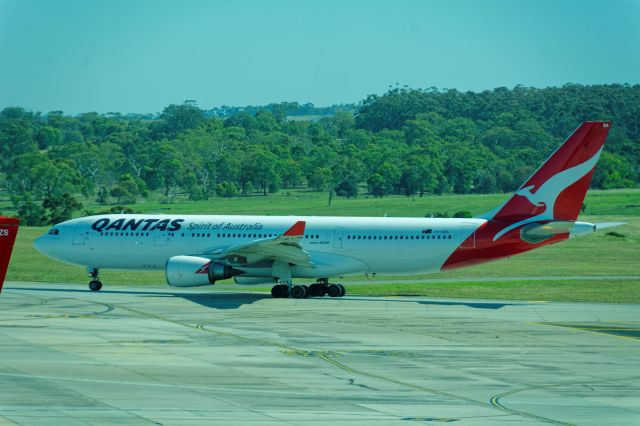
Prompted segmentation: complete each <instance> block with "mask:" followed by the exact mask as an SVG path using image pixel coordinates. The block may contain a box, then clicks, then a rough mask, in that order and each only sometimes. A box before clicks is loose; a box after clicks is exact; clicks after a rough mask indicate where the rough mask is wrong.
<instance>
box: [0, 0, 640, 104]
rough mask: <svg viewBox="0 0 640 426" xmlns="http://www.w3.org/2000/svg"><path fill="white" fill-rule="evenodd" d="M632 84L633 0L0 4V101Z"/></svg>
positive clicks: (637, 4) (278, 97)
mask: <svg viewBox="0 0 640 426" xmlns="http://www.w3.org/2000/svg"><path fill="white" fill-rule="evenodd" d="M568 82H572V83H581V84H600V83H629V84H638V83H640V1H638V0H605V1H600V0H531V1H527V0H518V1H514V0H510V1H503V0H482V1H480V0H478V1H465V0H442V1H440V0H388V1H376V0H366V1H358V0H342V1H334V0H307V1H304V0H227V1H214V0H210V1H204V0H202V1H199V0H184V1H163V0H109V1H108V0H102V1H86V0H0V109H2V108H5V107H7V106H22V107H24V108H26V109H28V110H33V111H41V112H48V111H53V110H62V111H64V112H65V113H68V114H78V113H81V112H90V111H96V112H100V113H106V112H121V113H130V112H140V113H147V112H150V113H155V112H160V111H162V109H163V108H164V107H166V106H167V105H169V104H171V103H182V102H183V101H184V100H195V101H196V102H197V103H198V105H199V106H200V107H201V108H205V109H208V108H213V107H216V106H222V105H230V106H245V105H263V104H268V103H272V102H282V101H297V102H300V103H307V102H311V103H313V104H315V105H317V106H326V105H332V104H337V103H357V102H359V101H361V100H362V99H364V98H365V97H366V96H367V95H369V94H378V95H381V94H383V93H384V92H386V91H387V90H388V88H389V86H395V85H396V84H399V85H400V86H403V85H407V86H409V87H411V88H428V87H437V88H440V89H443V88H449V89H454V88H455V89H458V90H462V91H466V90H473V91H481V90H486V89H493V88H495V87H501V86H504V87H514V86H515V85H518V84H521V85H524V86H533V87H539V88H542V87H548V86H560V85H563V84H565V83H568Z"/></svg>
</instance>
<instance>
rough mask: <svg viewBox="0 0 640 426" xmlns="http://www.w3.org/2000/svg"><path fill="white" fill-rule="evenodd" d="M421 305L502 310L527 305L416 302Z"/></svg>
mask: <svg viewBox="0 0 640 426" xmlns="http://www.w3.org/2000/svg"><path fill="white" fill-rule="evenodd" d="M415 303H419V304H421V305H436V306H468V307H470V308H476V309H501V308H504V307H505V306H522V305H527V303H501V302H476V301H474V302H463V301H460V302H439V301H435V300H428V301H421V302H415Z"/></svg>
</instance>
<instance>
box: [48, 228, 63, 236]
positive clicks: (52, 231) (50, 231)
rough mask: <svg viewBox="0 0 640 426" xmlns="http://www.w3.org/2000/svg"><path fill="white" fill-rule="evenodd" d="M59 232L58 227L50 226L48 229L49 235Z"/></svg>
mask: <svg viewBox="0 0 640 426" xmlns="http://www.w3.org/2000/svg"><path fill="white" fill-rule="evenodd" d="M59 234H60V230H59V229H58V228H51V229H50V230H49V235H59Z"/></svg>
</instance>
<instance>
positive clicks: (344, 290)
mask: <svg viewBox="0 0 640 426" xmlns="http://www.w3.org/2000/svg"><path fill="white" fill-rule="evenodd" d="M336 285H337V286H338V287H340V296H339V297H342V296H344V295H345V294H347V289H346V288H344V286H343V285H342V284H336Z"/></svg>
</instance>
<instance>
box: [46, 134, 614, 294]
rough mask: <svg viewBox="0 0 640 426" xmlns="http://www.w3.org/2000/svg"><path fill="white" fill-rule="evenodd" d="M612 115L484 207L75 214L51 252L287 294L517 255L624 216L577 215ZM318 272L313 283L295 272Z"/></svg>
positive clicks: (94, 275) (192, 281)
mask: <svg viewBox="0 0 640 426" xmlns="http://www.w3.org/2000/svg"><path fill="white" fill-rule="evenodd" d="M610 125H611V123H610V122H608V121H592V122H584V123H583V124H582V125H580V126H579V127H578V128H577V129H576V130H575V131H574V132H573V134H572V135H571V136H570V137H569V138H568V139H567V140H566V141H565V142H564V143H563V144H562V145H561V146H560V147H558V148H557V149H556V151H555V152H553V153H552V154H551V156H550V157H549V158H548V159H547V160H546V161H545V162H544V164H542V166H541V167H540V168H539V169H538V170H536V171H535V172H534V173H533V175H531V177H529V178H528V179H527V180H526V181H525V182H524V183H523V184H522V185H521V186H520V188H519V189H518V190H517V191H516V192H515V193H513V194H512V195H511V196H510V197H509V198H508V199H507V200H506V201H505V202H504V203H503V204H502V205H500V206H499V207H497V208H496V209H494V210H493V211H491V212H489V213H486V214H484V215H482V216H480V217H477V218H469V219H467V218H391V217H315V216H308V217H302V216H231V215H173V214H171V215H164V214H108V215H97V216H88V217H82V218H77V219H72V220H68V221H66V222H63V223H60V224H57V225H55V226H53V227H52V228H51V229H50V230H49V232H48V233H46V234H45V235H43V236H41V237H39V238H37V239H36V241H35V243H34V245H35V247H36V249H37V250H39V251H40V252H41V253H43V254H45V255H46V256H49V257H51V258H53V259H57V260H60V261H62V262H66V263H70V264H74V265H82V266H86V267H87V271H88V273H89V276H90V283H89V288H90V289H91V290H92V291H98V290H100V289H101V288H102V283H101V281H100V280H99V275H98V272H99V271H100V270H101V269H103V268H114V269H133V270H164V271H165V275H166V281H167V283H168V284H169V285H171V286H175V287H194V286H204V285H211V284H215V283H216V282H217V281H220V280H226V279H230V278H233V279H234V281H235V282H236V283H237V284H257V283H273V284H274V286H273V288H272V290H271V294H272V296H273V297H276V298H287V297H292V298H297V299H299V298H307V297H322V296H325V295H329V296H330V297H341V296H344V294H345V292H346V290H345V288H344V286H343V285H341V284H338V283H333V282H330V279H334V278H336V277H342V276H347V275H356V274H396V275H397V274H422V273H434V272H439V271H446V270H450V269H454V268H460V267H466V266H471V265H476V264H480V263H484V262H488V261H493V260H497V259H501V258H506V257H509V256H513V255H516V254H519V253H524V252H527V251H529V250H533V249H537V248H540V247H543V246H547V245H549V244H555V243H558V242H560V241H564V240H567V239H569V238H572V237H577V236H581V235H586V234H590V233H593V232H594V231H596V230H597V229H601V228H605V227H610V226H616V225H619V224H620V223H618V222H610V223H604V224H592V223H586V222H580V221H577V218H578V214H579V212H580V209H581V207H582V203H583V201H584V197H585V194H586V192H587V189H588V187H589V184H590V182H591V178H592V176H593V172H594V168H595V166H596V163H597V161H598V159H599V157H600V153H601V152H602V148H603V145H604V142H605V139H606V137H607V134H608V132H609V128H610ZM294 278H295V279H315V282H313V283H312V284H310V285H304V284H294V283H293V279H294Z"/></svg>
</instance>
